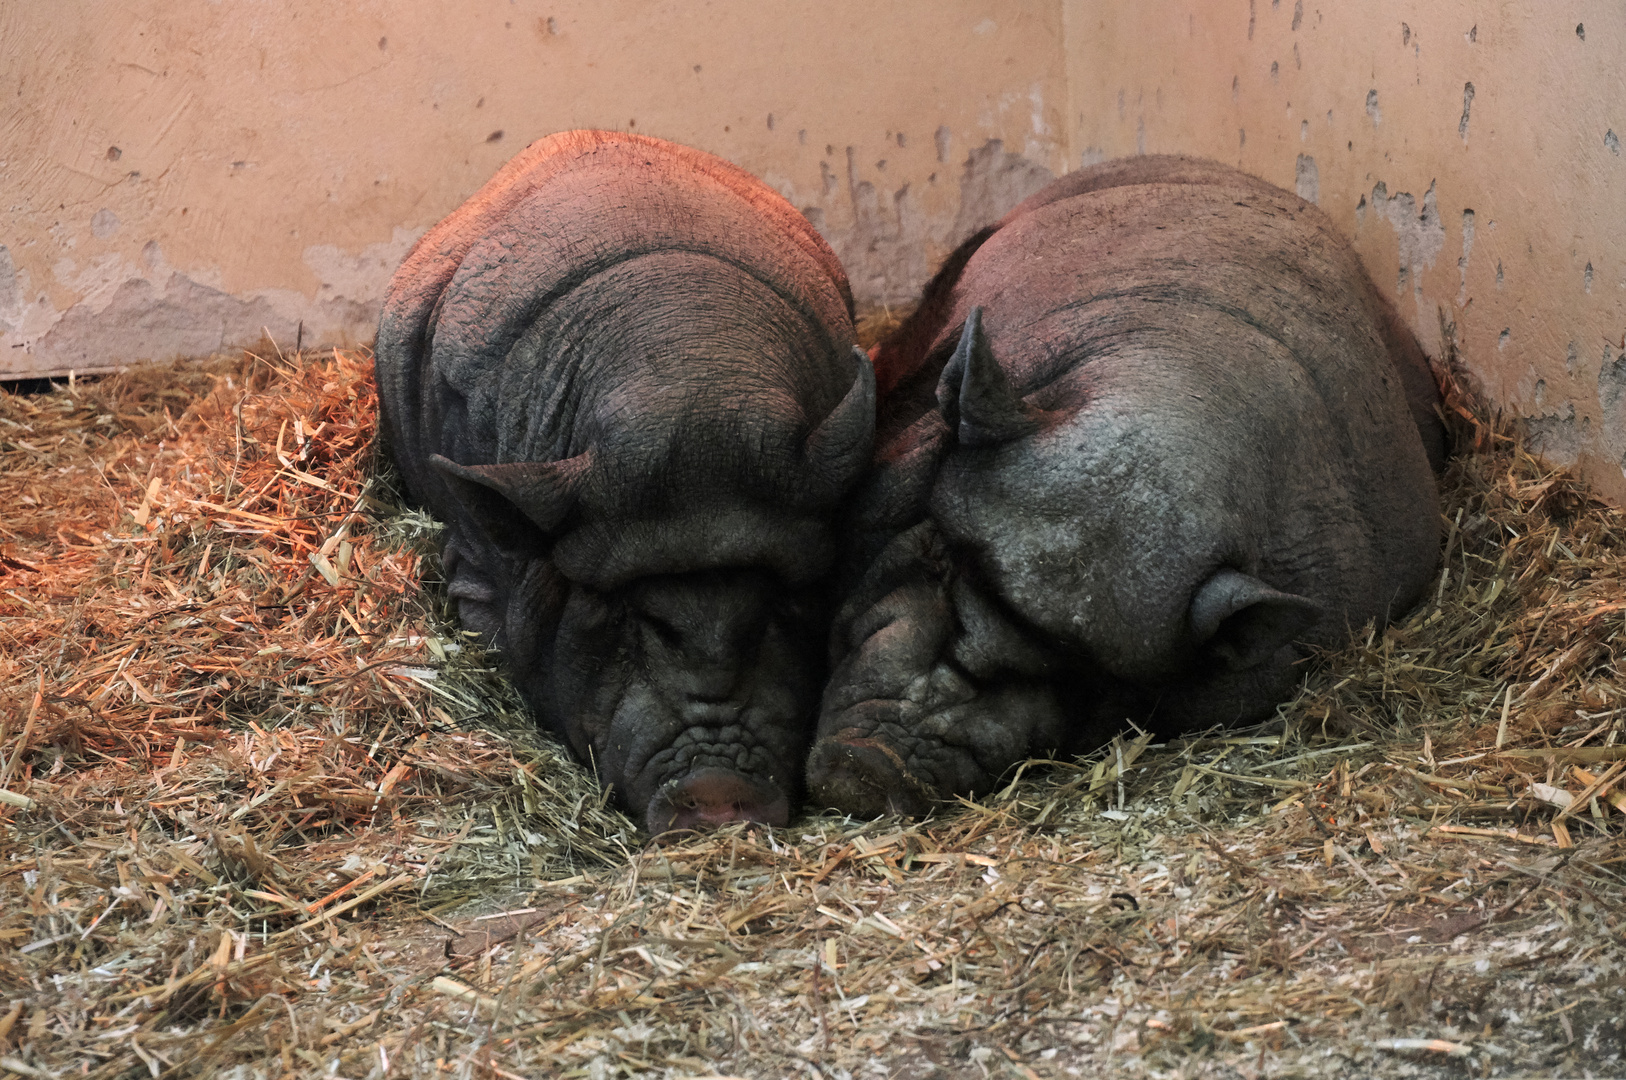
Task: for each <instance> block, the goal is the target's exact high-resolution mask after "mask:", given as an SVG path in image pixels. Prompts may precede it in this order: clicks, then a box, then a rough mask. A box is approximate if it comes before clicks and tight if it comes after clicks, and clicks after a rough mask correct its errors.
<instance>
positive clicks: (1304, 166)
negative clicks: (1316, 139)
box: [1293, 154, 1321, 203]
mask: <svg viewBox="0 0 1626 1080" xmlns="http://www.w3.org/2000/svg"><path fill="white" fill-rule="evenodd" d="M1293 190H1294V191H1296V192H1297V193H1298V197H1299V198H1301V199H1303V200H1304V201H1305V202H1313V203H1318V202H1320V201H1321V173H1320V172H1319V171H1318V170H1317V169H1316V165H1315V158H1313V157H1311V156H1310V155H1309V154H1300V155H1299V156H1298V160H1297V161H1296V162H1294V164H1293Z"/></svg>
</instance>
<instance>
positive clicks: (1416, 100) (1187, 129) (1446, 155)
mask: <svg viewBox="0 0 1626 1080" xmlns="http://www.w3.org/2000/svg"><path fill="white" fill-rule="evenodd" d="M1062 2H1063V7H1064V9H1065V12H1064V14H1065V23H1066V28H1067V39H1066V40H1067V44H1066V49H1067V76H1068V78H1067V82H1068V100H1069V116H1068V125H1067V132H1068V140H1069V167H1076V166H1077V165H1078V164H1079V163H1082V162H1087V161H1090V160H1097V159H1099V158H1100V157H1103V156H1105V157H1114V156H1118V155H1121V154H1132V153H1136V152H1146V153H1165V152H1167V153H1195V154H1206V155H1208V156H1211V157H1215V158H1218V159H1220V160H1222V161H1227V162H1231V163H1234V164H1237V165H1239V166H1241V167H1242V168H1244V169H1246V170H1248V171H1249V172H1252V173H1255V174H1257V175H1259V176H1262V177H1264V178H1266V179H1268V180H1270V181H1272V182H1274V183H1277V184H1280V185H1282V186H1283V187H1285V188H1288V189H1289V190H1296V191H1297V192H1298V193H1299V195H1300V196H1301V197H1303V198H1306V199H1310V200H1312V201H1315V202H1317V203H1318V204H1319V205H1320V206H1321V208H1322V209H1323V210H1326V211H1327V212H1328V213H1329V214H1331V215H1332V218H1333V220H1334V221H1335V222H1338V223H1339V224H1341V225H1342V226H1343V227H1344V228H1345V229H1346V230H1348V232H1349V235H1350V237H1351V238H1352V239H1353V241H1354V243H1355V245H1356V248H1357V250H1359V251H1360V252H1361V255H1362V257H1363V259H1364V260H1365V262H1366V264H1367V268H1368V269H1369V270H1370V271H1371V273H1372V276H1373V279H1374V280H1375V281H1377V282H1378V284H1379V285H1381V286H1383V287H1384V288H1386V289H1389V290H1392V291H1391V296H1392V297H1393V298H1394V300H1395V301H1396V304H1397V306H1398V307H1399V310H1400V312H1401V314H1402V315H1403V316H1404V317H1405V318H1406V319H1407V320H1408V321H1409V322H1410V323H1411V324H1412V326H1413V328H1414V329H1415V330H1416V331H1417V333H1418V336H1419V338H1420V339H1421V340H1422V342H1423V343H1424V347H1425V348H1427V349H1428V351H1429V352H1430V353H1431V354H1432V355H1435V356H1438V355H1440V352H1441V349H1442V346H1443V344H1444V341H1443V339H1442V323H1443V324H1444V326H1445V327H1446V328H1447V329H1446V330H1445V331H1443V332H1449V333H1453V334H1454V335H1455V338H1456V342H1457V346H1458V348H1459V350H1460V353H1461V356H1462V359H1463V361H1464V364H1465V366H1466V368H1467V371H1468V373H1469V375H1470V376H1471V377H1472V378H1473V379H1474V380H1475V381H1476V382H1477V383H1478V384H1479V386H1480V388H1481V389H1483V390H1484V391H1485V392H1486V393H1487V394H1489V396H1490V397H1491V399H1492V400H1493V401H1494V402H1495V403H1497V404H1498V405H1500V406H1501V407H1503V408H1504V409H1507V410H1509V411H1511V412H1513V413H1515V414H1518V415H1521V416H1523V417H1525V418H1526V419H1527V423H1528V425H1529V428H1530V431H1531V432H1532V433H1533V434H1534V435H1535V437H1536V441H1537V444H1538V445H1539V446H1540V447H1541V449H1542V451H1543V452H1544V453H1545V455H1546V456H1547V457H1548V458H1549V459H1550V460H1552V461H1554V462H1555V463H1562V464H1574V465H1578V466H1579V467H1580V468H1581V470H1582V471H1583V473H1584V474H1585V475H1587V476H1588V478H1589V479H1590V480H1592V482H1593V483H1594V484H1595V485H1596V486H1597V487H1598V488H1599V489H1600V490H1601V491H1602V492H1603V493H1604V494H1605V495H1607V496H1609V497H1610V498H1612V499H1613V500H1615V501H1616V502H1626V415H1623V411H1626V355H1623V350H1626V156H1623V155H1622V154H1621V153H1620V149H1619V138H1618V135H1619V133H1621V132H1622V131H1626V78H1622V76H1621V58H1622V57H1623V56H1626V18H1623V17H1622V10H1621V7H1620V5H1619V3H1617V2H1611V0H1591V2H1558V3H1545V4H1491V3H1484V2H1478V3H1475V2H1468V0H1375V2H1372V3H1365V4H1321V5H1313V4H1305V3H1302V2H1300V0H1224V2H1219V3H1202V2H1198V0H1144V2H1142V3H1136V4H1129V3H1111V4H1107V3H1100V2H1097V0H1062Z"/></svg>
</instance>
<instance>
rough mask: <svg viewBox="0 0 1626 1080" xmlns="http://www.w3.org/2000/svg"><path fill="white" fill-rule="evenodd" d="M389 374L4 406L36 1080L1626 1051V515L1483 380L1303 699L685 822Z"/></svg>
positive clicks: (9, 859) (0, 921)
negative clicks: (448, 509)
mask: <svg viewBox="0 0 1626 1080" xmlns="http://www.w3.org/2000/svg"><path fill="white" fill-rule="evenodd" d="M370 367H371V365H370V362H369V359H368V358H367V357H366V356H365V354H354V353H349V352H342V353H332V352H327V353H322V354H316V355H292V354H290V355H287V356H283V355H280V354H278V353H276V352H275V351H271V350H265V351H263V352H262V353H261V354H260V355H250V356H245V357H242V358H217V359H216V360H214V361H211V362H209V363H207V364H203V365H190V366H181V367H174V368H149V369H142V370H139V371H136V372H131V373H128V374H125V375H119V376H114V377H109V378H106V379H102V380H100V381H96V382H81V383H78V384H77V385H74V386H71V387H70V386H62V387H58V388H57V389H56V390H55V391H53V392H51V393H48V394H43V395H39V396H33V397H22V396H11V395H0V463H3V471H0V505H4V506H5V508H6V514H5V517H4V518H3V519H0V642H3V650H0V706H3V711H0V800H4V801H3V802H0V1077H5V1076H9V1075H11V1074H15V1075H17V1076H24V1077H45V1076H52V1077H57V1076H60V1077H66V1076H93V1077H138V1076H152V1077H160V1076H166V1077H167V1076H176V1077H182V1076H240V1077H245V1078H246V1077H263V1078H268V1080H269V1078H280V1077H317V1076H342V1077H349V1078H361V1077H383V1076H391V1077H424V1078H428V1077H479V1078H490V1077H538V1076H568V1077H578V1076H579V1077H592V1078H595V1080H597V1078H601V1077H613V1076H621V1075H639V1076H645V1075H648V1076H668V1077H721V1076H749V1077H759V1076H760V1077H788V1076H807V1077H841V1078H864V1077H900V1078H911V1080H913V1078H926V1077H968V1078H982V1077H1029V1078H1031V1077H1065V1076H1086V1077H1095V1076H1114V1077H1245V1078H1248V1080H1252V1078H1255V1077H1266V1076H1268V1077H1294V1076H1300V1077H1315V1076H1334V1075H1337V1076H1363V1077H1364V1076H1379V1077H1399V1076H1439V1077H1457V1076H1464V1077H1468V1076H1472V1077H1479V1076H1507V1077H1511V1076H1520V1077H1528V1076H1571V1077H1581V1076H1595V1077H1604V1076H1626V1061H1623V1057H1622V1055H1623V1054H1626V1020H1623V1017H1626V909H1623V907H1622V900H1623V897H1626V842H1623V836H1626V738H1623V737H1622V736H1623V729H1626V670H1623V666H1622V665H1623V654H1626V519H1623V516H1622V515H1621V513H1620V512H1618V511H1615V510H1611V509H1609V508H1608V507H1606V506H1603V505H1602V504H1600V503H1598V502H1596V501H1594V500H1593V499H1591V498H1590V496H1589V495H1588V494H1587V492H1586V491H1585V490H1584V489H1583V488H1582V487H1581V486H1580V485H1578V484H1577V483H1576V482H1575V481H1573V480H1572V479H1570V478H1569V477H1567V476H1565V475H1562V474H1555V473H1552V472H1550V471H1547V470H1546V469H1544V468H1543V467H1542V466H1541V465H1540V463H1538V462H1537V461H1536V460H1535V459H1533V458H1532V457H1530V456H1529V455H1528V454H1526V453H1525V452H1524V450H1523V448H1522V447H1521V446H1520V444H1519V443H1518V442H1517V440H1516V439H1515V438H1514V437H1513V436H1512V435H1511V434H1510V433H1509V432H1507V431H1504V430H1502V429H1501V428H1500V427H1498V426H1496V425H1494V424H1491V423H1489V422H1488V421H1486V420H1485V419H1484V418H1483V417H1482V416H1481V417H1476V415H1475V414H1473V413H1472V412H1471V411H1470V410H1467V409H1458V410H1456V411H1454V413H1453V415H1454V417H1455V418H1456V420H1457V421H1460V422H1459V423H1458V426H1459V428H1460V429H1461V434H1462V436H1463V440H1464V442H1465V443H1467V444H1468V450H1467V452H1466V453H1464V454H1463V455H1462V456H1461V457H1459V458H1458V459H1457V460H1456V462H1455V463H1454V464H1453V465H1452V467H1451V471H1450V474H1449V476H1448V477H1447V481H1446V490H1445V511H1446V525H1445V530H1446V534H1447V537H1446V540H1445V559H1444V563H1443V570H1442V573H1441V575H1440V577H1439V579H1438V581H1437V583H1436V588H1435V589H1434V590H1433V591H1432V592H1431V594H1430V596H1429V599H1428V600H1427V602H1425V603H1424V604H1423V605H1422V606H1421V607H1420V608H1419V609H1418V610H1417V611H1416V612H1414V613H1413V614H1412V615H1411V616H1410V617H1409V618H1408V619H1407V620H1405V621H1404V622H1403V623H1402V624H1400V625H1398V626H1395V627H1393V628H1391V629H1390V630H1388V631H1387V632H1384V633H1381V634H1372V633H1366V632H1362V633H1360V634H1359V635H1357V639H1356V641H1355V642H1354V643H1352V644H1351V645H1350V647H1348V648H1347V649H1344V650H1342V651H1340V652H1338V653H1336V654H1332V655H1328V656H1325V657H1321V658H1319V659H1318V661H1317V662H1316V663H1315V664H1313V665H1311V666H1310V667H1309V670H1308V674H1307V679H1306V683H1305V686H1304V688H1303V690H1302V692H1301V693H1300V694H1299V695H1298V697H1297V698H1296V699H1295V700H1294V701H1292V702H1291V703H1289V704H1287V705H1285V706H1283V707H1282V709H1281V710H1280V713H1279V716H1278V717H1277V718H1276V719H1275V720H1273V721H1272V722H1270V723H1267V724H1263V725H1260V726H1258V727H1256V728H1251V729H1248V730H1246V731H1219V732H1210V733H1205V734H1204V735H1202V736H1201V737H1197V736H1194V737H1191V738H1188V739H1185V740H1182V741H1178V742H1170V743H1167V744H1152V743H1151V742H1150V741H1149V740H1148V739H1147V738H1144V737H1141V736H1138V735H1137V734H1136V733H1135V732H1133V731H1130V732H1127V733H1126V734H1125V735H1124V736H1123V737H1122V738H1120V739H1119V740H1118V741H1116V742H1114V743H1113V744H1112V745H1111V746H1109V747H1107V748H1105V749H1104V750H1103V751H1102V752H1100V753H1097V754H1095V755H1093V756H1091V757H1089V758H1086V759H1082V760H1079V761H1067V762H1048V763H1047V762H1033V763H1029V764H1028V765H1026V766H1024V767H1023V769H1022V770H1021V772H1020V774H1019V775H1016V776H1013V777H1011V778H1010V779H1009V783H1008V784H1007V785H1006V786H1004V787H1003V788H1001V789H1000V790H999V791H997V792H995V793H992V794H990V795H988V796H987V797H985V798H982V799H980V800H977V801H975V802H966V803H965V804H963V805H959V806H955V807H951V808H945V809H943V810H942V811H941V812H940V813H938V814H937V815H936V816H935V817H933V818H931V819H929V820H926V821H899V820H883V821H876V822H855V821H850V820H847V819H844V818H839V817H834V816H828V815H818V814H808V815H804V816H802V817H800V818H799V819H797V820H795V821H794V822H793V823H792V825H791V826H790V827H789V828H787V829H783V830H775V831H768V830H765V829H761V828H751V829H745V828H738V827H736V828H730V829H725V830H723V831H720V832H715V833H711V834H707V835H701V836H693V837H687V838H682V839H678V840H676V841H672V842H667V843H664V844H661V845H652V844H648V843H647V842H646V840H645V838H643V837H642V836H641V835H640V834H639V833H638V832H637V831H636V829H635V828H634V826H633V825H632V823H631V822H630V821H629V820H628V819H627V818H625V817H624V816H623V815H621V814H620V813H619V812H617V811H616V810H615V809H614V808H613V807H607V806H605V804H604V800H603V796H602V794H601V793H600V791H599V789H598V787H597V785H596V784H595V783H594V782H593V780H592V778H591V776H590V775H589V774H588V773H587V772H586V771H585V770H583V769H581V768H579V767H578V766H576V765H574V764H572V763H570V762H569V761H568V760H567V758H566V757H565V755H564V754H563V753H562V752H561V751H560V749H559V748H558V747H556V746H555V745H554V744H553V743H551V742H550V741H548V740H547V739H545V738H542V737H540V736H538V735H537V734H536V733H535V731H534V728H533V727H532V725H531V724H530V722H529V721H528V720H527V719H526V718H525V717H524V715H523V714H522V711H521V709H520V707H519V704H518V701H517V699H516V698H515V697H514V695H513V693H512V691H511V690H510V688H509V687H508V686H507V684H506V683H505V682H504V680H503V678H502V676H501V673H500V668H501V665H500V659H499V658H496V657H493V656H488V655H486V654H484V653H483V652H482V651H481V650H480V648H479V647H478V646H477V644H476V643H475V642H473V641H472V640H470V639H468V638H466V637H465V636H464V635H462V634H461V633H460V632H459V630H458V628H457V627H456V626H455V625H454V624H451V623H449V622H448V621H447V620H446V618H445V611H444V605H443V594H442V592H441V591H440V587H439V585H438V583H437V579H436V573H437V560H436V559H435V557H434V555H433V550H434V543H433V540H434V533H435V526H434V523H433V522H430V521H428V520H427V519H425V518H423V517H422V516H421V515H418V514H415V513H411V512H405V511H402V510H401V509H400V507H399V501H398V497H397V495H396V494H395V492H394V491H393V489H392V487H391V482H390V480H389V477H388V476H387V475H382V474H380V473H379V471H378V470H377V468H376V465H375V462H374V456H373V452H372V449H371V447H372V442H373V422H374V416H375V413H376V402H375V398H374V394H373V388H372V384H371V376H370Z"/></svg>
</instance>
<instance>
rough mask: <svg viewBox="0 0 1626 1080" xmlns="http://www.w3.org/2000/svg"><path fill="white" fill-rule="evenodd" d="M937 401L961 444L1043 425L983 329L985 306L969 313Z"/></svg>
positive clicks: (1014, 435) (1010, 436) (1001, 439)
mask: <svg viewBox="0 0 1626 1080" xmlns="http://www.w3.org/2000/svg"><path fill="white" fill-rule="evenodd" d="M937 405H938V408H939V409H940V410H942V413H943V419H944V420H945V421H947V422H948V426H949V430H951V431H955V432H956V433H957V434H958V436H959V440H960V445H961V446H997V445H998V444H1000V443H1006V442H1011V441H1012V440H1015V439H1020V438H1021V437H1022V436H1024V435H1031V434H1033V433H1034V432H1035V431H1038V430H1039V428H1040V427H1041V426H1042V424H1041V421H1040V412H1039V410H1037V409H1035V408H1033V406H1031V405H1029V404H1028V403H1027V402H1025V401H1023V400H1022V399H1021V398H1020V397H1018V396H1017V394H1016V391H1015V390H1013V389H1011V384H1010V380H1009V379H1007V378H1005V372H1004V371H1002V370H1001V369H1000V366H999V361H998V360H996V359H994V351H993V349H991V348H989V347H988V338H987V336H986V335H985V334H984V333H983V332H982V308H980V307H974V308H972V309H971V314H970V315H968V316H966V320H965V330H963V331H962V332H961V334H960V345H959V348H957V349H955V350H954V355H953V356H952V357H950V358H949V362H948V363H947V364H946V365H944V367H943V375H942V377H941V378H940V379H938V381H937Z"/></svg>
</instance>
